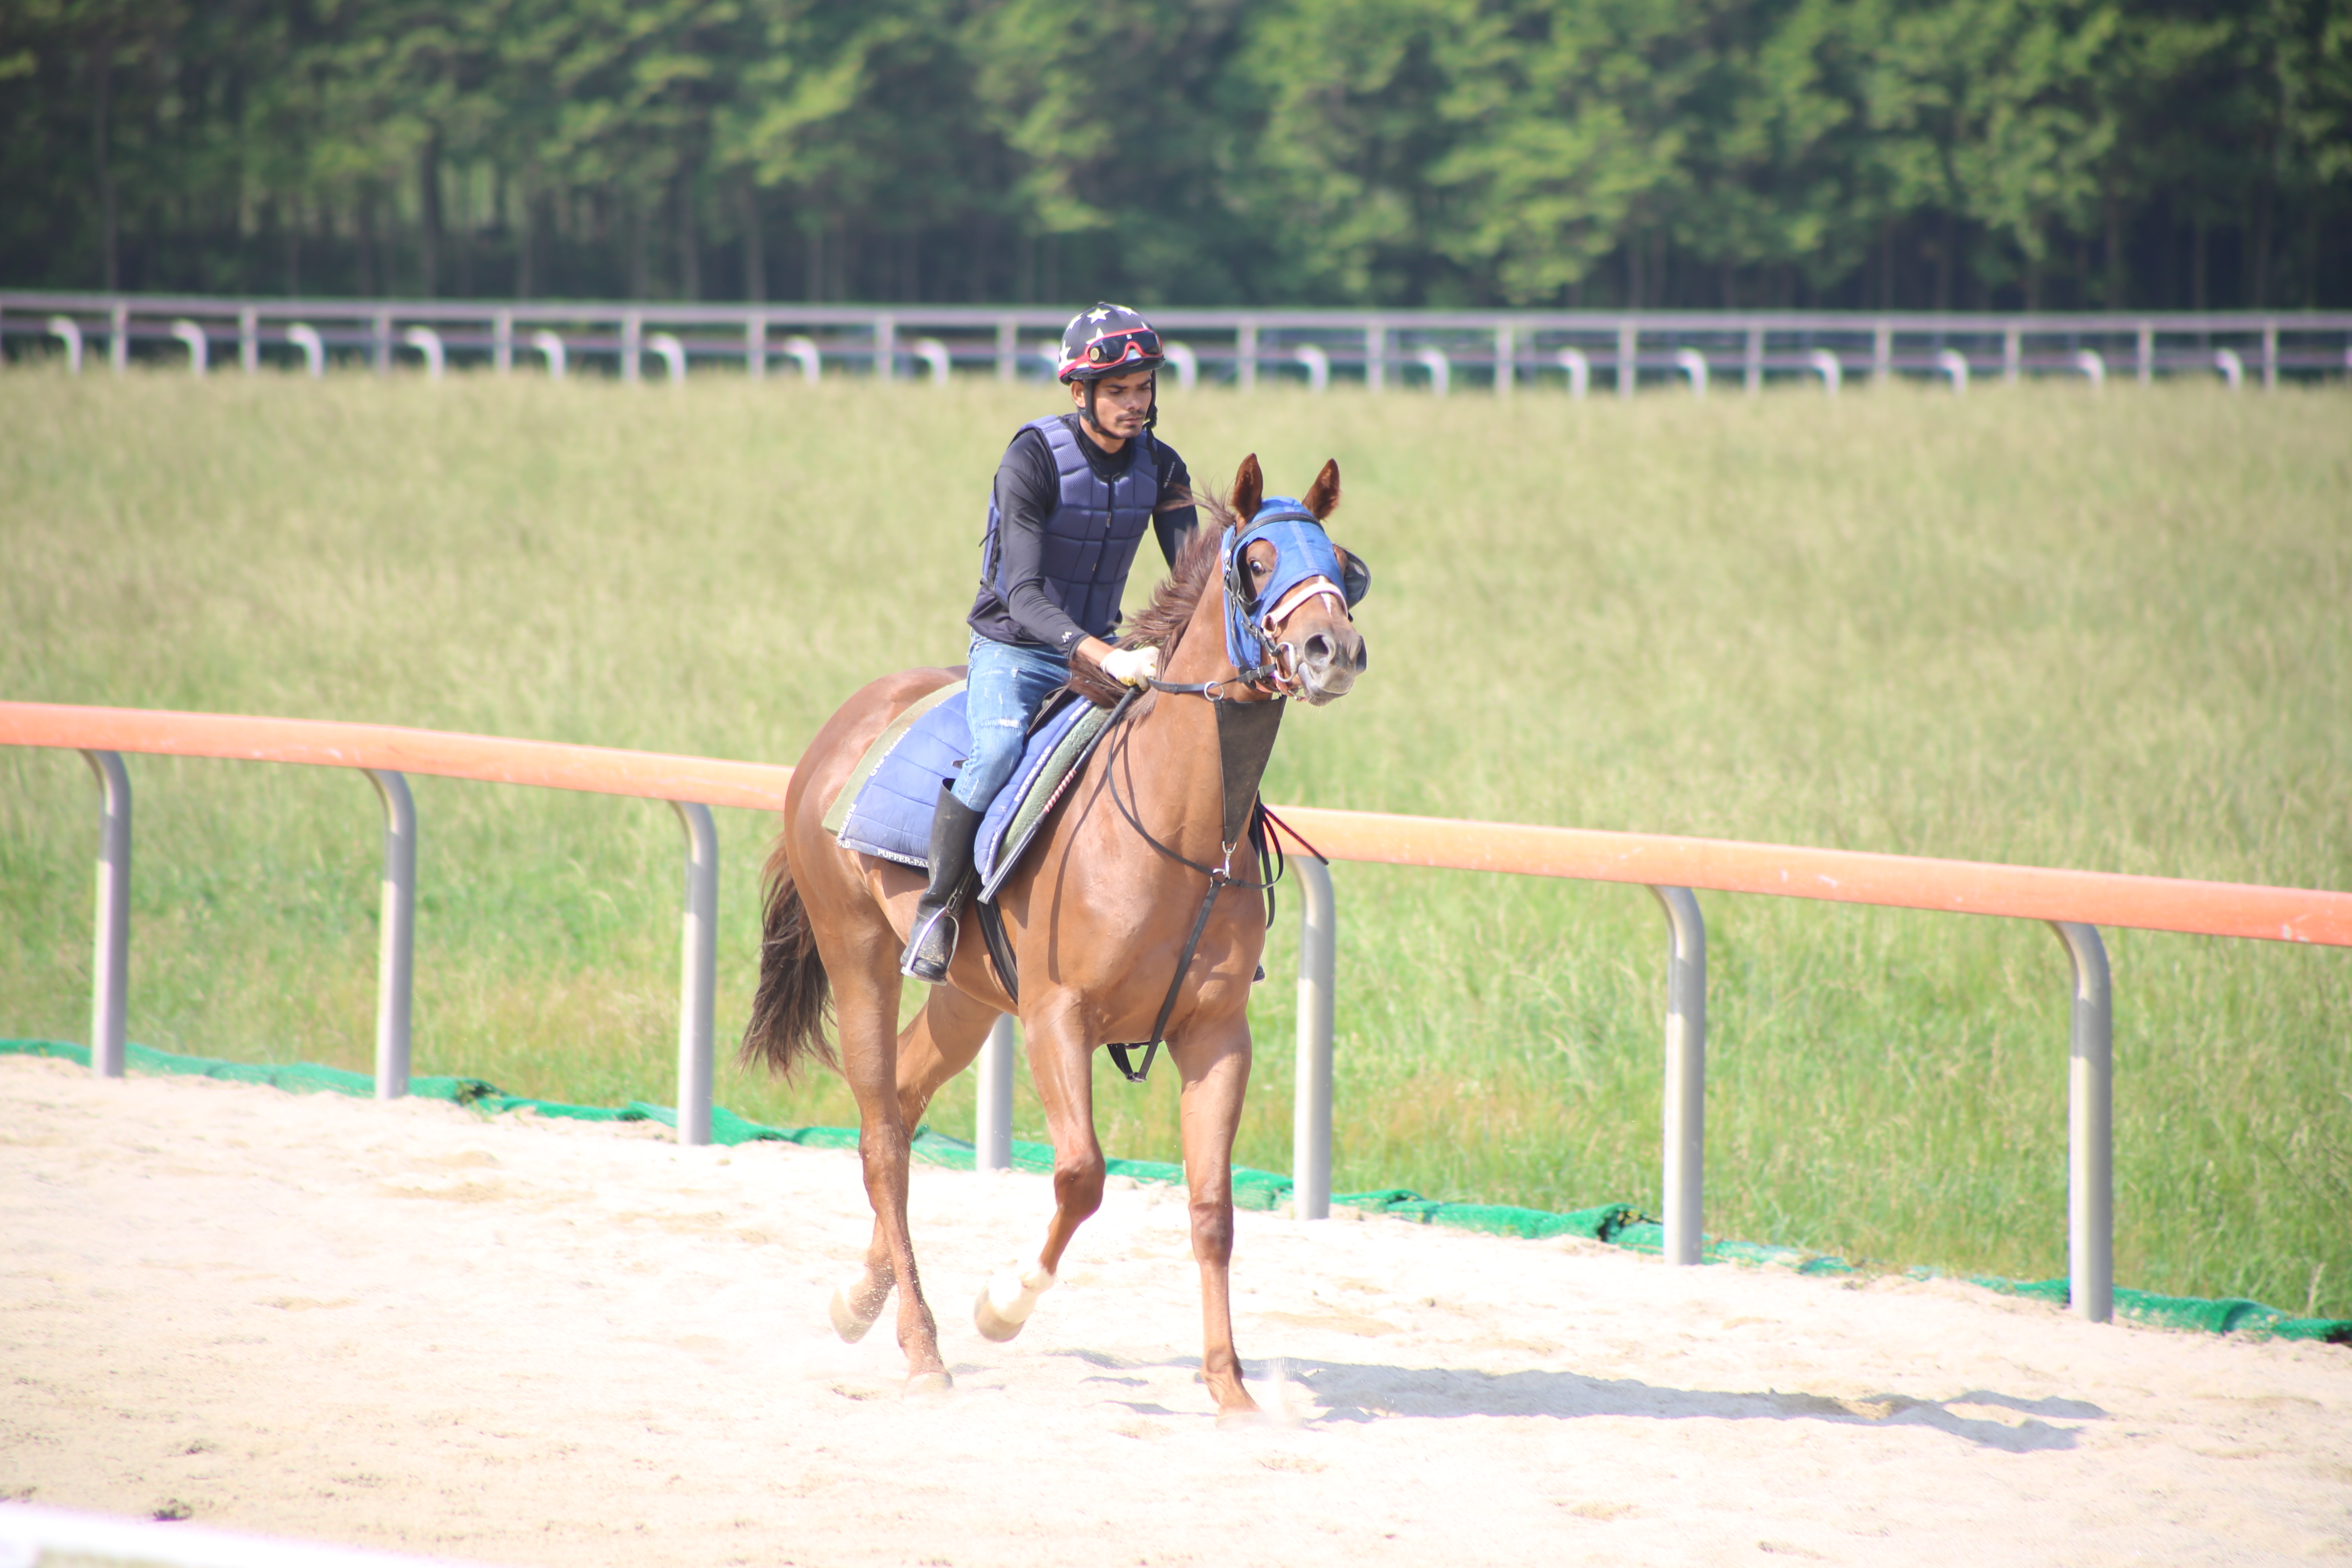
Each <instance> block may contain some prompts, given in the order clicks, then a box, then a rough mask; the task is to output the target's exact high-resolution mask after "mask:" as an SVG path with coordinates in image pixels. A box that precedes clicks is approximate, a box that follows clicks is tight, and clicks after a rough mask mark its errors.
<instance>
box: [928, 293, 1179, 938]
mask: <svg viewBox="0 0 2352 1568" xmlns="http://www.w3.org/2000/svg"><path fill="white" fill-rule="evenodd" d="M1161 358H1162V355H1161V353H1160V334H1159V333H1158V332H1157V331H1153V330H1152V326H1151V323H1150V322H1149V321H1145V320H1144V319H1143V318H1142V317H1141V316H1139V315H1138V314H1137V313H1136V312H1135V311H1133V310H1128V309H1127V308H1125V307H1124V306H1120V305H1111V304H1098V305H1097V306H1096V307H1095V308H1094V309H1093V310H1086V311H1082V312H1081V313H1079V314H1078V315H1077V316H1076V317H1074V318H1072V320H1071V321H1070V324H1069V325H1068V326H1067V327H1066V328H1064V329H1063V330H1062V352H1061V367H1060V379H1061V381H1062V383H1063V384H1064V385H1066V386H1067V387H1068V388H1069V389H1070V402H1071V404H1072V405H1073V412H1071V413H1068V414H1063V415H1049V416H1046V417H1045V418H1042V419H1033V420H1031V421H1030V422H1029V423H1028V424H1026V425H1024V426H1022V427H1021V429H1020V430H1019V431H1018V432H1017V433H1016V434H1015V435H1014V436H1013V441H1012V444H1011V445H1010V446H1008V447H1006V448H1005V449H1004V458H1003V461H1002V462H1000V463H999V464H998V465H997V468H996V490H995V494H994V496H993V497H992V500H990V502H989V508H988V531H987V534H986V535H985V537H984V538H983V539H982V542H981V582H980V595H979V597H978V598H977V599H976V600H975V601H974V602H973V604H972V607H971V615H970V616H967V617H966V619H967V621H968V623H969V624H970V626H971V656H970V663H969V668H968V670H967V672H966V677H965V679H966V680H967V682H968V684H967V686H966V689H965V695H964V711H965V714H966V715H967V717H968V718H969V720H970V721H971V755H969V756H968V757H966V758H965V759H964V763H963V770H962V772H961V774H959V775H958V777H957V778H956V780H955V781H954V783H953V784H941V785H940V798H939V804H938V805H937V807H936V808H935V809H934V812H933V815H932V817H931V865H930V883H929V886H928V887H926V888H925V889H923V896H922V900H921V901H920V902H919V904H918V905H917V906H916V909H915V924H914V930H913V932H912V933H911V934H910V935H909V936H908V941H907V952H906V956H905V957H904V958H903V959H902V960H901V961H900V965H899V967H900V968H901V969H902V970H904V971H905V972H906V973H908V974H911V975H913V976H914V977H915V978H916V979H918V980H923V981H929V982H930V983H931V984H939V983H940V981H943V980H945V979H946V978H947V972H948V963H949V961H950V959H952V958H953V957H954V956H955V940H956V906H957V905H958V904H959V903H961V901H962V899H963V896H964V893H965V891H966V889H967V886H968V884H969V883H970V882H971V870H972V864H971V861H972V840H973V838H974V837H975V836H976V835H977V834H978V832H979V830H980V820H981V817H982V815H983V814H984V813H985V812H986V811H987V810H988V803H989V802H990V801H991V800H992V799H993V798H994V797H995V795H996V793H997V791H999V790H1001V789H1003V787H1004V785H1005V783H1006V781H1007V780H1009V779H1011V778H1012V776H1013V771H1014V770H1015V769H1016V768H1018V767H1019V766H1020V764H1021V752H1022V747H1023V744H1024V741H1025V740H1026V738H1027V735H1028V732H1029V724H1030V721H1032V720H1033V719H1034V718H1035V717H1036V713H1037V710H1038V708H1039V707H1040V705H1042V704H1043V703H1044V702H1045V699H1046V698H1048V697H1050V696H1052V695H1053V694H1054V692H1055V691H1056V690H1058V689H1061V687H1062V685H1063V684H1064V683H1065V682H1066V680H1067V679H1069V674H1070V660H1071V659H1072V658H1083V659H1087V660H1089V661H1090V662H1092V663H1094V664H1096V665H1097V666H1099V667H1100V668H1102V671H1103V673H1104V674H1106V675H1108V676H1109V677H1110V678H1111V679H1114V680H1117V681H1120V682H1122V683H1124V684H1126V685H1129V686H1137V685H1140V684H1142V683H1143V682H1144V681H1145V680H1146V679H1150V677H1151V676H1153V675H1154V674H1156V673H1158V669H1159V659H1160V650H1159V649H1157V648H1150V647H1141V648H1115V647H1111V645H1110V642H1109V640H1108V639H1109V638H1110V637H1113V636H1114V635H1116V628H1117V626H1118V618H1119V598H1120V595H1122V594H1123V592H1124V591H1125V589H1126V587H1127V573H1128V568H1129V566H1130V565H1131V564H1133V563H1134V561H1135V551H1136V546H1137V545H1138V544H1139V542H1141V541H1142V538H1143V532H1144V529H1145V527H1146V526H1147V525H1149V526H1150V527H1152V528H1153V529H1155V530H1156V531H1157V532H1158V533H1159V536H1160V552H1161V553H1162V554H1164V555H1166V556H1167V558H1168V562H1169V564H1170V565H1171V566H1173V565H1174V564H1175V562H1176V550H1177V546H1178V545H1179V544H1180V543H1181V542H1182V540H1183V537H1184V535H1185V534H1186V533H1188V532H1190V531H1192V529H1193V528H1194V527H1195V526H1196V525H1197V523H1198V521H1199V516H1198V513H1197V512H1195V510H1193V506H1192V496H1191V492H1190V485H1191V476H1190V475H1188V474H1187V473H1186V472H1185V471H1184V460H1183V459H1182V458H1179V457H1178V456H1177V455H1176V452H1175V449H1174V448H1172V447H1169V446H1168V445H1167V444H1166V443H1165V442H1162V441H1160V440H1159V439H1158V438H1156V437H1154V436H1153V435H1152V433H1151V427H1152V426H1153V425H1154V424H1155V423H1156V422H1157V421H1158V418H1159V415H1160V405H1159V398H1158V372H1159V369H1160V361H1161Z"/></svg>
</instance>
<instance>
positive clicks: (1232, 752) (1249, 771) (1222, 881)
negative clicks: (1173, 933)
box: [1103, 679, 1282, 1083]
mask: <svg viewBox="0 0 2352 1568" xmlns="http://www.w3.org/2000/svg"><path fill="white" fill-rule="evenodd" d="M1230 684H1232V682H1229V681H1222V680H1213V681H1204V682H1202V683H1201V684H1200V685H1198V686H1192V685H1171V684H1169V683H1166V682H1163V681H1160V680H1156V679H1155V680H1153V681H1152V682H1151V685H1152V686H1153V687H1154V688H1155V689H1159V690H1163V691H1170V692H1173V693H1176V694H1179V695H1182V696H1195V697H1205V698H1207V699H1208V700H1210V701H1211V702H1213V703H1215V704H1216V705H1217V706H1216V714H1217V751H1218V763H1219V767H1218V780H1217V783H1218V789H1219V793H1220V795H1221V796H1222V800H1221V805H1222V808H1223V812H1222V821H1221V824H1220V826H1222V827H1223V835H1222V847H1223V850H1224V859H1223V864H1221V865H1216V866H1204V865H1202V863H1201V862H1200V861H1198V860H1195V859H1193V858H1192V857H1191V856H1189V855H1186V854H1184V853H1182V852H1181V850H1179V849H1177V848H1176V847H1174V846H1173V845H1170V844H1164V843H1162V842H1160V840H1159V839H1158V838H1156V837H1153V836H1152V833H1151V830H1150V828H1148V827H1146V826H1143V819H1142V818H1141V817H1140V816H1138V815H1137V813H1136V810H1135V807H1134V806H1133V805H1131V804H1129V802H1128V801H1126V800H1123V799H1121V798H1120V796H1119V793H1118V770H1119V765H1120V764H1121V763H1126V765H1127V768H1128V772H1129V784H1128V787H1129V793H1130V794H1132V793H1133V790H1134V763H1133V760H1132V758H1131V757H1130V756H1129V752H1128V748H1127V743H1126V732H1125V731H1120V732H1119V739H1118V744H1117V746H1116V748H1115V751H1114V754H1113V755H1112V756H1111V757H1110V758H1109V759H1108V763H1107V765H1106V766H1105V768H1104V770H1103V788H1104V790H1105V792H1106V793H1108V795H1109V796H1110V803H1111V805H1113V806H1114V807H1116V808H1117V809H1118V814H1119V816H1122V817H1124V818H1126V820H1127V825H1128V826H1129V827H1132V828H1134V829H1135V833H1136V837H1139V838H1140V839H1142V840H1143V841H1144V842H1145V843H1146V844H1149V845H1150V846H1151V847H1152V848H1154V849H1155V850H1158V851H1159V852H1160V854H1162V855H1164V856H1166V857H1167V858H1169V859H1171V860H1173V861H1175V862H1176V863H1177V864H1178V865H1180V866H1182V867H1185V868H1188V869H1191V870H1194V871H1198V872H1200V873H1201V874H1202V875H1203V876H1205V877H1207V878H1208V879H1209V886H1208V889H1207V890H1206V891H1205V892H1203V893H1202V896H1201V909H1200V912H1199V913H1198V914H1196V915H1194V916H1193V917H1192V934H1191V935H1190V936H1187V937H1186V938H1185V939H1184V952H1183V956H1181V958H1179V959H1177V961H1176V973H1175V974H1174V975H1173V976H1172V977H1171V979H1170V980H1169V982H1168V994H1167V995H1165V996H1164V997H1162V998H1160V1016H1158V1017H1156V1018H1154V1019H1153V1020H1152V1021H1151V1037H1150V1038H1149V1039H1147V1040H1143V1041H1139V1042H1138V1041H1129V1042H1126V1043H1123V1044H1116V1045H1112V1046H1110V1047H1108V1049H1109V1052H1110V1059H1111V1065H1112V1066H1114V1067H1116V1068H1118V1070H1119V1074H1120V1076H1121V1077H1123V1078H1125V1079H1127V1081H1128V1082H1129V1083H1141V1082H1143V1081H1144V1080H1145V1079H1147V1078H1149V1077H1150V1073H1151V1063H1152V1059H1153V1058H1155V1057H1157V1056H1158V1055H1159V1053H1160V1041H1162V1040H1163V1039H1165V1038H1166V1037H1167V1035H1168V1020H1169V1018H1170V1017H1171V1016H1172V1015H1173V1014H1174V1013H1175V1011H1176V998H1177V997H1178V996H1179V995H1181V994H1182V992H1183V989H1184V976H1185V975H1187V974H1189V973H1192V959H1193V957H1194V955H1195V954H1197V953H1198V952H1200V951H1201V938H1202V935H1203V934H1204V933H1205V932H1206V931H1208V929H1209V915H1210V912H1211V911H1212V910H1214V909H1215V908H1216V905H1217V895H1218V894H1219V893H1222V892H1223V891H1224V890H1225V889H1227V888H1245V889H1249V890H1251V891H1253V892H1262V893H1264V894H1265V896H1266V923H1267V924H1268V925H1271V924H1273V923H1274V886H1275V884H1276V882H1278V881H1280V880H1281V879H1282V867H1281V864H1280V861H1281V849H1280V847H1279V846H1278V845H1272V846H1271V847H1270V844H1271V841H1270V839H1269V837H1268V836H1267V834H1266V833H1265V828H1264V827H1263V826H1261V823H1260V816H1261V814H1262V813H1263V811H1264V809H1265V808H1264V807H1262V806H1260V805H1258V804H1257V784H1258V780H1259V779H1260V778H1262V777H1263V776H1265V763H1266V759H1267V758H1268V757H1270V756H1272V755H1273V754H1274V737H1275V731H1276V729H1278V728H1279V727H1280V725H1281V722H1282V708H1281V704H1280V700H1279V699H1276V700H1274V701H1271V702H1263V703H1260V702H1251V703H1235V702H1234V701H1233V700H1232V699H1230V698H1223V697H1219V696H1218V695H1217V694H1216V689H1217V688H1218V687H1220V686H1225V685H1230ZM1140 695H1142V693H1141V691H1140V689H1132V688H1131V689H1129V691H1128V693H1127V695H1126V696H1124V697H1121V698H1120V699H1119V700H1118V708H1117V709H1115V710H1113V711H1112V714H1111V722H1112V724H1113V725H1117V724H1118V721H1119V720H1120V719H1122V718H1124V717H1125V716H1126V714H1127V710H1128V708H1129V706H1130V705H1131V704H1132V703H1133V702H1134V701H1135V700H1136V699H1137V698H1138V697H1139V696H1140ZM1235 707H1242V708H1249V709H1264V710H1268V711H1269V712H1270V713H1271V716H1272V718H1271V721H1270V722H1269V721H1265V720H1261V719H1257V718H1256V717H1255V715H1253V716H1252V717H1250V718H1249V719H1246V720H1244V721H1241V722H1238V723H1234V724H1230V725H1229V724H1228V723H1227V722H1226V721H1225V714H1226V711H1227V710H1229V709H1231V708H1235ZM1235 784H1240V785H1241V788H1240V789H1239V790H1236V789H1235V788H1234V785H1235ZM1236 797H1238V798H1239V799H1240V800H1241V801H1242V803H1243V808H1242V811H1241V812H1240V813H1238V814H1236V813H1235V812H1234V800H1235V798H1236ZM1244 839H1247V841H1248V842H1249V843H1250V845H1251V846H1252V847H1254V848H1255V850H1256V851H1257V858H1258V875H1259V876H1260V877H1262V878H1264V879H1265V880H1263V881H1256V882H1253V881H1251V880H1249V879H1247V878H1245V877H1236V876H1235V875H1234V850H1235V849H1238V848H1240V847H1241V846H1242V843H1243V841H1244ZM1139 1047H1140V1048H1141V1050H1142V1052H1143V1065H1142V1066H1140V1067H1138V1066H1136V1065H1135V1064H1134V1062H1133V1061H1132V1059H1131V1058H1129V1055H1128V1053H1129V1051H1132V1050H1135V1049H1137V1048H1139Z"/></svg>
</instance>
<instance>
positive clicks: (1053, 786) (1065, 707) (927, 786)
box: [824, 680, 1110, 901]
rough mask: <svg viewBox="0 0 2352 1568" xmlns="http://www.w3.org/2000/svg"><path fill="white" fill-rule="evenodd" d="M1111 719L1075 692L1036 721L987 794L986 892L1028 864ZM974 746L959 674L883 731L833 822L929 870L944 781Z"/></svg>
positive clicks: (844, 832) (841, 832) (837, 829)
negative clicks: (1006, 774) (1007, 775)
mask: <svg viewBox="0 0 2352 1568" xmlns="http://www.w3.org/2000/svg"><path fill="white" fill-rule="evenodd" d="M1109 721H1110V714H1109V713H1108V712H1107V711H1106V710H1103V709H1100V708H1097V707H1096V706H1095V705H1094V704H1093V703H1091V702H1088V701H1087V700H1084V699H1082V698H1071V699H1066V700H1064V701H1063V702H1062V705H1061V706H1060V707H1058V708H1055V709H1054V710H1052V711H1050V712H1049V713H1047V714H1046V715H1045V718H1044V719H1042V720H1041V721H1039V722H1038V723H1036V724H1035V725H1034V726H1033V727H1032V728H1031V729H1030V731H1029V739H1028V743H1027V744H1026V746H1024V748H1023V751H1022V753H1021V765H1020V767H1018V768H1017V769H1015V770H1014V771H1013V778H1012V780H1011V781H1010V782H1009V783H1007V784H1005V786H1004V787H1003V789H1001V790H999V791H998V792H997V795H996V798H995V799H994V800H993V801H992V802H990V803H989V807H988V810H987V812H986V813H985V814H984V815H983V816H982V817H981V822H980V836H979V838H978V839H977V840H976V841H975V843H974V844H973V846H972V864H973V866H974V867H975V868H978V870H979V872H980V897H981V899H982V900H983V901H985V900H991V899H993V898H995V897H996V893H997V889H1000V888H1002V887H1003V885H1004V882H1005V879H1007V878H1009V877H1011V876H1012V875H1013V870H1014V868H1016V867H1018V866H1019V865H1020V863H1021V856H1022V854H1023V852H1024V851H1025V850H1026V849H1027V848H1028V847H1029V846H1030V844H1031V843H1032V842H1034V840H1035V838H1036V837H1037V830H1038V829H1039V828H1040V827H1042V826H1045V816H1046V814H1047V813H1049V812H1051V811H1052V810H1053V809H1054V806H1055V805H1056V804H1057V803H1058V802H1059V800H1060V799H1061V792H1062V788H1063V786H1064V785H1065V784H1067V783H1068V782H1069V780H1070V777H1071V775H1072V774H1074V773H1076V771H1077V768H1078V764H1079V763H1083V762H1084V761H1086V759H1087V753H1089V752H1092V751H1093V750H1094V747H1095V742H1097V741H1099V740H1100V739H1101V738H1102V734H1103V731H1104V730H1105V729H1106V728H1107V727H1108V724H1109ZM969 752H971V723H970V722H969V721H967V720H966V718H965V716H964V683H963V682H962V681H961V680H958V681H954V682H951V683H950V684H949V685H947V686H944V687H941V688H940V689H939V690H937V691H934V692H932V693H930V694H929V696H927V697H925V698H923V699H922V700H919V701H918V702H916V703H915V704H914V705H913V706H911V707H909V708H908V710H906V711H905V712H904V713H901V714H900V715H899V716H898V719H897V720H895V721H892V723H891V724H890V726H889V727H888V728H887V729H885V730H884V731H882V733H881V734H879V735H877V736H876V737H875V740H874V743H873V744H872V745H871V746H869V747H867V748H866V755H865V756H864V757H862V758H861V759H859V761H858V764H857V769H856V772H855V773H851V774H850V775H849V779H848V781H847V782H846V783H845V784H843V785H842V787H841V794H840V795H838V796H837V797H835V802H834V806H833V809H832V810H831V811H829V812H827V813H826V814H825V822H824V825H825V826H827V827H828V828H831V829H832V830H833V832H834V835H835V837H837V838H839V839H840V840H841V842H842V844H843V845H844V846H845V847H848V848H851V849H855V850H857V851H859V852H860V853H862V854H866V855H879V856H881V857H882V858H884V859H886V860H896V861H897V862H898V864H900V865H901V866H911V867H913V868H915V869H916V870H918V871H928V870H929V869H930V861H931V814H932V811H933V809H934V808H935V807H936V806H937V805H938V804H939V798H940V782H941V781H942V780H945V779H952V778H954V777H955V774H956V769H957V767H958V766H960V765H961V763H962V762H963V759H964V757H965V756H966V755H967V754H968V753H969ZM844 803H846V805H845V804H844Z"/></svg>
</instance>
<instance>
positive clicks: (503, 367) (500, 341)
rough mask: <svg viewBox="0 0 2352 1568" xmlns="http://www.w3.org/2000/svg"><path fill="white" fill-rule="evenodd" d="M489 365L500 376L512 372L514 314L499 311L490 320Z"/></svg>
mask: <svg viewBox="0 0 2352 1568" xmlns="http://www.w3.org/2000/svg"><path fill="white" fill-rule="evenodd" d="M490 363H491V365H492V366H493V367H494V368H495V369H496V370H497V371H498V373H499V374H500V375H509V374H513V371H514V312H513V311H512V310H500V311H499V313H498V314H497V315H495V316H493V317H491V318H490Z"/></svg>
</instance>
